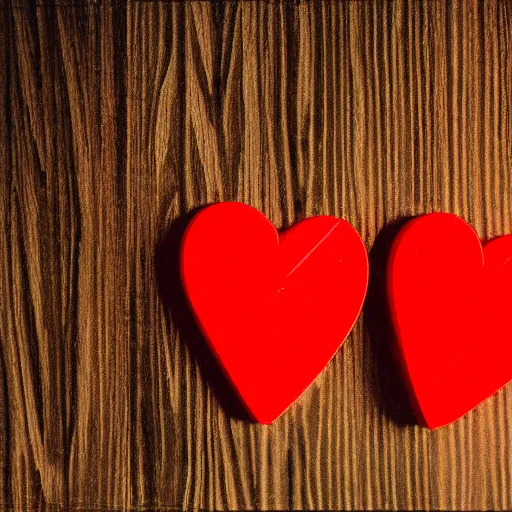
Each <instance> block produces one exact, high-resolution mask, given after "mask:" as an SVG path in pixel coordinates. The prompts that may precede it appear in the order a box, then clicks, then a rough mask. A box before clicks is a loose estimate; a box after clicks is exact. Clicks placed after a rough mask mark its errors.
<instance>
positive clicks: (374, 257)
mask: <svg viewBox="0 0 512 512" xmlns="http://www.w3.org/2000/svg"><path fill="white" fill-rule="evenodd" d="M411 219H412V217H406V218H402V219H400V220H398V221H396V222H393V223H392V224H388V225H387V226H386V227H384V229H382V230H381V231H380V233H379V234H378V235H377V238H376V239H375V242H374V244H373V247H372V249H371V250H370V254H369V262H370V280H369V285H368V292H367V295H366V301H365V306H364V318H365V323H366V327H367V329H368V333H369V335H370V344H371V351H372V353H373V357H374V359H375V361H376V366H377V375H376V381H377V382H376V386H374V388H375V389H376V393H377V395H378V396H377V402H378V403H379V404H380V405H381V406H382V412H383V413H385V414H386V415H388V416H389V417H390V418H391V419H392V420H393V421H394V422H396V423H398V424H399V425H403V426H404V425H417V424H418V421H417V420H416V418H415V416H414V413H413V408H412V406H411V403H410V400H409V396H408V394H407V388H406V384H405V381H404V379H403V378H402V375H401V370H400V367H399V364H398V361H397V358H396V356H395V347H396V344H395V337H394V331H393V326H392V323H391V317H390V314H389V310H388V300H387V293H386V267H387V263H388V257H389V251H390V249H391V244H392V242H393V240H394V239H395V237H396V235H397V234H398V232H399V231H400V229H401V228H402V227H403V225H404V224H405V223H406V222H407V221H409V220H411Z"/></svg>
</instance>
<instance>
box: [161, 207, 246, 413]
mask: <svg viewBox="0 0 512 512" xmlns="http://www.w3.org/2000/svg"><path fill="white" fill-rule="evenodd" d="M200 209H201V208H196V209H194V210H192V211H190V212H189V213H187V214H185V215H182V216H181V217H178V218H177V219H176V220H175V221H173V223H172V224H171V227H170V228H169V230H168V232H167V234H166V236H165V237H164V239H163V240H162V242H161V243H160V244H158V246H157V248H156V251H155V270H156V278H157V285H158V291H159V294H160V298H161V300H162V303H163V305H164V308H165V309H166V312H168V313H169V314H170V317H171V319H172V321H173V322H174V325H175V326H176V327H177V329H178V330H179V332H180V340H183V341H184V342H185V343H186V344H187V345H188V347H189V348H190V352H191V354H192V356H193V357H194V358H195V359H196V361H197V364H198V365H199V369H200V371H201V374H202V375H203V377H204V378H205V379H206V380H207V382H208V384H210V385H211V387H212V389H213V391H214V393H215V395H216V397H217V399H218V401H219V403H220V405H221V406H222V407H223V409H224V410H225V411H226V412H227V413H228V414H229V415H230V416H232V417H234V418H238V419H241V420H245V421H253V420H252V418H251V417H250V416H249V414H248V413H247V411H246V409H245V407H244V406H243V404H242V402H241V400H240V398H239V397H238V395H237V394H236V392H235V390H234V389H233V387H232V385H231V383H230V382H229V381H228V379H227V377H226V376H225V374H224V372H223V371H222V369H221V367H220V366H219V364H218V363H217V360H216V359H215V357H214V355H213V354H212V353H211V351H210V349H209V347H208V345H207V342H206V340H205V339H204V337H203V335H202V333H201V331H200V330H199V327H198V326H197V323H196V321H195V318H194V315H193V313H192V311H191V310H190V307H189V305H188V302H187V298H186V296H185V291H184V289H183V285H182V283H181V271H180V249H181V241H182V238H183V234H184V232H185V229H186V227H187V225H188V223H189V222H190V220H191V218H192V217H193V216H194V215H195V214H196V213H197V212H198V211H199V210H200Z"/></svg>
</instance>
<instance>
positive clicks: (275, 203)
mask: <svg viewBox="0 0 512 512" xmlns="http://www.w3.org/2000/svg"><path fill="white" fill-rule="evenodd" d="M38 4H39V6H37V7H35V2H32V1H29V0H26V1H23V0H12V2H11V3H8V1H7V0H2V6H1V7H0V168H1V173H0V290H1V295H2V301H1V302H0V346H1V351H0V506H1V508H8V507H13V508H16V509H18V508H26V507H35V506H43V505H45V504H55V505H61V506H63V507H73V506H74V507H78V508H88V509H91V508H113V507H117V508H132V507H169V508H175V509H180V508H187V509H198V508H199V509H207V510H213V509H230V510H235V509H268V508H273V509H290V508H293V509H396V508H399V509H450V510H451V509H461V510H463V509H465V510H477V509H494V510H498V509H509V510H510V509H512V451H511V450H512V388H511V387H510V386H508V387H507V388H505V389H504V390H502V391H500V392H499V393H498V394H497V395H496V396H495V397H493V398H491V399H489V400H488V401H487V402H485V403H484V404H483V405H481V406H480V407H478V408H477V410H475V411H474V412H472V413H470V414H468V415H467V416H466V417H464V418H463V419H462V420H460V421H459V422H457V423H456V424H454V425H452V426H449V427H447V428H443V429H441V430H439V431H435V432H429V431H427V430H424V429H421V428H419V427H417V426H411V425H408V424H407V422H406V421H403V420H405V419H406V412H403V410H402V403H401V398H400V392H399V389H396V390H395V384H394V380H395V379H394V377H393V376H394V371H393V368H392V367H391V366H389V357H388V355H387V351H386V336H385V333H386V326H385V319H384V316H383V314H382V302H379V300H380V291H379V290H380V288H379V280H380V279H381V278H382V272H381V270H382V266H383V260H384V258H385V252H386V251H385V248H386V243H387V240H388V238H389V237H388V235H389V229H388V230H385V231H384V232H383V234H381V235H380V236H379V238H378V239H377V244H376V247H375V249H374V250H373V251H372V285H371V289H370V295H369V299H368V307H367V308H366V309H365V312H364V314H363V316H362V317H361V318H360V320H359V321H358V322H357V325H356V327H355V329H354V332H353V333H352V335H351V336H350V338H349V340H348V341H347V343H346V344H345V345H344V347H343V349H342V350H341V351H340V352H339V353H338V355H337V356H336V357H335V358H334V360H333V361H332V362H331V363H330V364H329V366H328V367H327V369H326V370H325V371H324V372H323V373H322V374H321V375H320V377H319V378H318V379H317V380H316V381H315V383H314V384H313V385H312V386H311V387H310V389H309V390H308V391H307V392H306V393H305V394H304V395H303V397H302V398H301V399H300V400H299V402H298V403H297V404H295V405H294V406H293V407H292V409H291V410H290V411H289V412H287V413H286V414H285V415H284V416H282V417H281V418H280V419H279V420H278V421H277V422H276V423H275V424H274V425H272V426H271V427H262V426H259V425H254V424H250V423H247V422H246V421H245V420H244V419H243V418H242V419H240V418H239V414H237V411H236V409H237V408H236V406H235V405H233V404H232V403H231V402H232V401H231V399H230V396H229V394H227V395H226V393H227V392H225V391H224V389H225V388H224V384H223V382H222V380H221V379H220V377H219V375H218V371H217V369H216V368H215V367H214V366H212V364H211V361H210V360H209V359H208V355H207V353H205V352H204V350H203V349H202V348H201V347H202V345H201V340H200V339H199V338H198V336H197V332H196V331H195V330H194V328H193V327H192V326H191V323H190V318H188V317H187V312H186V310H184V309H183V303H182V301H181V300H180V295H179V289H178V288H177V287H176V279H175V277H176V276H175V268H174V266H173V261H174V260H173V258H174V257H175V247H176V246H175V242H176V241H177V240H178V238H179V232H180V229H181V228H182V224H183V220H181V221H178V222H175V220H176V219H178V218H180V217H181V216H182V215H184V214H185V213H187V212H189V211H190V210H192V209H193V208H194V207H196V206H199V205H202V204H205V203H208V202H212V201H217V200H239V201H244V202H246V203H248V204H251V205H253V206H255V207H257V208H260V209H261V210H262V211H263V212H264V213H265V214H267V215H268V216H269V218H270V219H271V220H272V221H273V222H274V223H276V224H277V225H278V226H287V225H289V224H291V223H293V222H295V221H296V220H298V219H300V218H302V217H304V216H310V215H314V214H333V215H338V216H341V217H343V218H345V219H347V220H349V221H350V222H352V223H353V224H354V226H355V227H356V228H357V229H359V230H360V232H361V235H362V237H363V239H364V241H365V243H366V245H367V247H368V249H369V250H370V249H372V247H373V245H374V242H375V240H376V237H377V235H378V234H379V232H381V230H382V229H383V228H384V227H385V226H386V225H387V224H389V223H391V222H393V221H395V220H397V219H400V218H403V217H405V216H410V215H414V214H419V213H424V212H430V211H433V210H444V211H451V212H454V213H458V214H460V215H462V216H463V217H465V218H466V219H467V220H468V221H470V222H471V223H473V225H474V226H475V228H476V229H477V230H478V232H479V233H480V234H481V235H482V237H485V238H487V237H492V236H495V235H498V234H502V233H508V232H510V231H511V230H512V226H511V222H512V215H511V213H512V211H511V199H510V198H511V193H512V176H511V171H512V2H510V1H509V0H501V1H498V0H496V1H485V2H484V1H477V0H473V1H462V0H461V1H459V2H452V3H451V2H444V1H443V2H436V1H431V2H424V3H423V2H398V1H397V2H393V3H389V2H384V1H377V2H364V1H360V2H359V1H345V2H332V3H331V2H328V1H318V2H291V1H290V2H284V1H283V2H268V1H267V2H246V3H237V2H233V1H232V2H226V3H214V4H212V3H210V2H207V1H189V2H186V1H185V2H169V3H158V2H146V1H141V2H130V3H128V4H126V3H124V2H121V1H120V2H115V3H112V2H111V1H109V0H104V1H101V2H100V1H97V2H96V1H94V2H92V1H91V2H90V3H89V4H88V3H87V2H84V1H82V2H78V1H73V2H68V1H50V0H48V1H44V2H43V1H40V2H38ZM391 231H392V229H391ZM222 396H223V397H224V398H222ZM230 404H231V405H230Z"/></svg>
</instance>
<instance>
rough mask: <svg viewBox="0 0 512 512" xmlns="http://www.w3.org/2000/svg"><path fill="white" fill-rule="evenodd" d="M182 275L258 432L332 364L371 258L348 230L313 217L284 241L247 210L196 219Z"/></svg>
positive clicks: (208, 212)
mask: <svg viewBox="0 0 512 512" xmlns="http://www.w3.org/2000/svg"><path fill="white" fill-rule="evenodd" d="M181 265H182V268H181V271H182V281H183V286H184V289H185V292H186V294H187V296H188V299H189V301H190V304H191V306H192V310H193V312H194V314H195V316H196V318H197V321H198V323H199V326H200V328H201V330H202V332H203V334H204V336H205V338H206V340H207V341H208V343H209V345H210V348H211V350H212V351H213V353H214V354H215V356H216V357H217V360H218V361H219V363H220V365H221V367H222V368H223V369H224V371H225V373H226V374H227V376H228V377H229V379H230V380H231V382H232V383H233V385H234V387H235V388H236V390H237V391H238V394H239V395H240V397H241V399H242V401H243V403H244V404H245V406H246V407H247V409H248V411H249V412H250V414H251V415H252V416H253V417H254V419H255V420H256V421H258V422H260V423H271V422H272V421H274V420H275V419H276V418H277V417H278V416H279V415H280V414H281V413H282V412H284V411H285V409H287V408H288V406H289V405H290V404H291V403H292V402H293V401H294V400H295V399H297V398H298V397H299V395H300V394H301V393H302V392H303V391H304V390H305V389H306V387H307V386H308V385H309V384H310V383H311V382H312V381H313V379H314V378H315V377H316V376H317V375H318V374H319V373H320V371H321V370H322V369H323V368H324V367H325V365H326V364H327V363H328V362H329V360H330V359H331V358H332V357H333V355H334V354H335V352H336V350H337V349H338V348H339V346H340V345H341V343H342V342H343V341H344V339H345V338H346V336H347V335H348V333H349V332H350V330H351V329H352V327H353V325H354V323H355V321H356V319H357V317H358V315H359V312H360V310H361V307H362V304H363V300H364V296H365V293H366V287H367V282H368V258H367V254H366V250H365V247H364V245H363V243H362V241H361V238H360V237H359V235H358V233H357V232H356V230H355V229H354V228H353V227H352V226H351V225H350V224H349V223H348V222H345V221H343V220H339V219H336V218H334V217H327V216H321V217H313V218H310V219H307V220H303V221H301V222H299V223H298V224H296V225H295V226H293V227H291V228H290V229H288V230H286V231H285V232H284V233H282V234H281V235H279V234H278V232H277V230H276V228H275V227H274V225H273V224H271V223H270V222H269V221H268V220H267V219H266V218H265V217H264V215H263V214H261V213H260V212H258V211H257V210H255V209H254V208H251V207H250V206H246V205H244V204H241V203H219V204H216V205H213V206H210V207H207V208H205V209H203V210H201V211H200V212H199V213H197V214H196V215H195V217H193V219H192V221H191V222H190V225H189V226H188V228H187V230H186V232H185V235H184V238H183V242H182V254H181Z"/></svg>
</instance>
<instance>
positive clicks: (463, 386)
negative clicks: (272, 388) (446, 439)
mask: <svg viewBox="0 0 512 512" xmlns="http://www.w3.org/2000/svg"><path fill="white" fill-rule="evenodd" d="M511 256H512V235H507V236H502V237H499V238H496V239H494V240H492V241H490V242H488V243H487V244H485V246H484V247H483V249H482V244H481V242H480V240H479V238H478V235H477V234H476V232H475V231H474V230H473V228H472V227H471V226H470V225H469V224H467V223H466V222H465V221H464V220H462V219H460V218H459V217H457V216H455V215H452V214H447V213H432V214H428V215H424V216H421V217H418V218H416V219H413V220H411V221H409V222H408V223H406V224H405V226H404V227H403V228H402V230H401V231H400V233H399V234H398V236H397V238H396V239H395V241H394V242H393V245H392V248H391V252H390V257H389V262H388V272H387V288H388V297H389V304H390V313H391V318H392V322H393V325H394V329H395V333H396V341H397V346H398V351H397V352H398V354H399V356H400V364H401V367H402V369H403V371H404V376H405V380H406V384H407V387H408V390H409V393H410V396H411V403H412V405H413V409H414V410H415V413H416V416H417V418H418V420H419V422H420V423H421V424H423V425H425V426H427V427H429V428H432V429H433V428H437V427H441V426H443V425H447V424H448V423H451V422H453V421H455V420H456V419H458V418H460V417H461V416H463V415H464V414H466V413H467V412H468V411H470V410H471V409H473V408H474V407H475V406H477V405H478V404H479V403H480V402H482V401H483V400H485V399H486V398H488V397H489V396H490V395H492V394H493V393H495V392H496V391H497V390H498V389H499V388H501V387H502V386H504V385H505V384H506V383H507V382H508V381H510V380H511V379H512V322H510V320H509V316H510V312H511V311H512V293H511V290H512V260H511Z"/></svg>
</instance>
